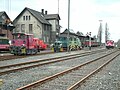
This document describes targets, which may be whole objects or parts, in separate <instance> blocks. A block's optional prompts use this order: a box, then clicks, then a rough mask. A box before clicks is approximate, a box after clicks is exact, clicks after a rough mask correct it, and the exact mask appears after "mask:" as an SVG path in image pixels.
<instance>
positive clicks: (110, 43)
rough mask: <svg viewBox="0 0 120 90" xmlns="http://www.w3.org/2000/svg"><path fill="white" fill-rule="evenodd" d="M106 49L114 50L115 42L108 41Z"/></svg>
mask: <svg viewBox="0 0 120 90" xmlns="http://www.w3.org/2000/svg"><path fill="white" fill-rule="evenodd" d="M106 48H107V49H110V48H114V41H113V40H107V41H106Z"/></svg>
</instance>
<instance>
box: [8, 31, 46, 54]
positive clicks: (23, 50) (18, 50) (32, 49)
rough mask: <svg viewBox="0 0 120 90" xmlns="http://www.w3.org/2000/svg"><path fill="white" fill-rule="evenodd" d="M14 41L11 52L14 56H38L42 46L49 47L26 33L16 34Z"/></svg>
mask: <svg viewBox="0 0 120 90" xmlns="http://www.w3.org/2000/svg"><path fill="white" fill-rule="evenodd" d="M13 38H14V39H13V40H12V41H11V46H10V52H11V53H12V54H14V55H22V54H36V53H37V52H40V50H41V48H42V47H43V46H42V45H45V46H46V47H45V48H44V49H46V48H47V45H46V44H45V43H42V44H41V43H40V42H41V41H42V40H40V39H38V38H34V36H33V34H24V33H14V34H13Z"/></svg>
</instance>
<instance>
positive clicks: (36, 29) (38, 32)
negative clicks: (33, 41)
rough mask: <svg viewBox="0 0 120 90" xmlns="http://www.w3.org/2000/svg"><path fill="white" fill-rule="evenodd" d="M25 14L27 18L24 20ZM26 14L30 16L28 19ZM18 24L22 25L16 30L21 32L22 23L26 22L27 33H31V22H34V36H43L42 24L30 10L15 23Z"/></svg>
mask: <svg viewBox="0 0 120 90" xmlns="http://www.w3.org/2000/svg"><path fill="white" fill-rule="evenodd" d="M23 16H25V20H23ZM26 16H27V17H28V20H26ZM29 16H30V20H29ZM18 24H19V25H20V26H19V28H16V31H19V32H21V25H22V24H25V33H29V24H32V25H33V34H34V37H36V38H42V24H41V23H39V22H38V20H37V19H36V18H35V17H33V15H32V14H31V13H29V11H25V12H24V13H23V14H22V15H21V16H20V18H19V19H18V20H17V22H16V23H15V26H16V25H18Z"/></svg>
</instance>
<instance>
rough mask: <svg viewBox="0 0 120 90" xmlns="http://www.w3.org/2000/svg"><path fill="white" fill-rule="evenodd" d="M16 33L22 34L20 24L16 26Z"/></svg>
mask: <svg viewBox="0 0 120 90" xmlns="http://www.w3.org/2000/svg"><path fill="white" fill-rule="evenodd" d="M16 32H20V24H17V25H16Z"/></svg>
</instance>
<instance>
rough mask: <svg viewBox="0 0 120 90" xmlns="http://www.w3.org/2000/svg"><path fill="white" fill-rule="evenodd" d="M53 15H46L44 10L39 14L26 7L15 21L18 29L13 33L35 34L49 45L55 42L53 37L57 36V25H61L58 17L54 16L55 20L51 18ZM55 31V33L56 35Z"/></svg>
mask: <svg viewBox="0 0 120 90" xmlns="http://www.w3.org/2000/svg"><path fill="white" fill-rule="evenodd" d="M51 15H52V14H51ZM51 15H49V14H47V12H46V13H44V9H42V11H41V12H38V11H36V10H33V9H30V8H27V7H25V8H24V9H23V11H22V12H21V13H20V14H19V15H18V16H17V17H16V18H15V19H14V21H13V24H14V25H15V27H16V28H15V29H14V31H13V33H17V32H22V33H27V34H33V35H34V37H36V38H40V39H42V40H43V41H44V42H45V43H47V44H51V42H53V41H54V38H52V36H56V30H57V29H55V28H56V26H55V25H59V20H58V19H56V18H57V17H56V15H53V17H54V18H53V17H50V16H51ZM58 16H59V15H58ZM56 23H57V24H56ZM53 31H55V34H54V32H53ZM55 38H56V37H55Z"/></svg>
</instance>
